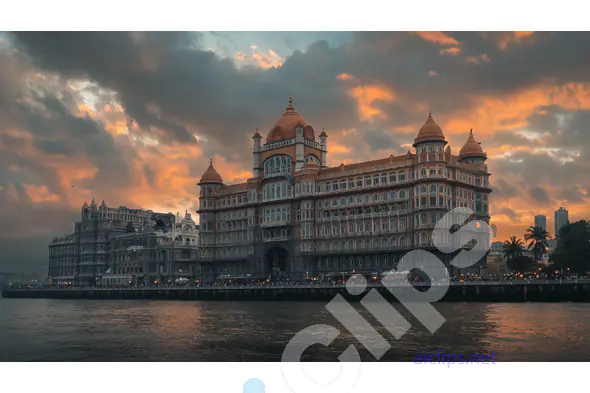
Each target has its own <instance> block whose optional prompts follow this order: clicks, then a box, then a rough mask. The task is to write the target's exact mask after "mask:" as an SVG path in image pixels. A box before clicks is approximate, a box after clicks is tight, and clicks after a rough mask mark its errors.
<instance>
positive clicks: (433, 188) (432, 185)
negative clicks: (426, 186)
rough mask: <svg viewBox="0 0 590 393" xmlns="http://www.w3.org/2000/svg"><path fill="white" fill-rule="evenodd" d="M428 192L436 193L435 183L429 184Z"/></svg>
mask: <svg viewBox="0 0 590 393" xmlns="http://www.w3.org/2000/svg"><path fill="white" fill-rule="evenodd" d="M430 192H431V193H432V194H434V193H436V184H431V185H430Z"/></svg>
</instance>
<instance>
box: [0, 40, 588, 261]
mask: <svg viewBox="0 0 590 393" xmlns="http://www.w3.org/2000/svg"><path fill="white" fill-rule="evenodd" d="M589 64H590V34H589V33H549V32H543V33H538V32H535V33H533V32H499V33H490V32H486V33H479V32H476V33H469V32H457V33H449V32H446V33H440V32H421V33H385V32H383V33H377V32H374V33H352V32H338V33H321V32H320V33H312V32H300V33H283V32H272V33H270V32H260V33H255V32H248V33H235V32H232V33H221V32H215V33H115V32H113V33H111V32H98V33H15V34H12V33H0V213H1V220H0V226H1V227H0V229H1V231H2V235H0V247H1V250H2V257H0V272H2V271H15V272H20V271H22V272H28V271H33V270H34V271H39V272H44V270H45V269H46V265H47V245H48V243H49V242H50V240H51V239H52V238H53V237H55V236H56V235H63V234H64V233H66V232H69V231H71V230H72V229H73V222H74V221H75V220H77V219H78V218H79V213H80V208H81V205H82V204H83V203H84V201H85V200H88V201H90V200H92V198H93V197H94V198H96V200H97V202H98V203H100V201H101V200H103V199H104V200H105V202H106V203H107V205H109V206H119V205H127V206H129V207H133V208H146V209H153V210H156V211H166V212H167V211H170V212H174V213H176V211H182V212H184V210H185V209H188V210H189V211H192V212H193V214H194V217H195V218H196V213H194V211H195V210H196V202H197V195H198V188H197V186H196V185H195V183H196V182H197V181H198V179H199V177H200V175H201V174H202V173H203V171H204V170H205V169H206V167H207V164H208V160H209V158H210V157H211V158H213V159H214V163H215V166H216V167H217V169H218V170H219V172H220V173H221V175H222V176H223V179H224V181H225V182H226V183H232V182H238V181H243V180H244V179H246V178H248V177H250V176H251V171H252V139H251V137H252V135H253V133H254V132H255V129H256V128H259V129H260V132H261V133H262V134H263V135H266V133H267V132H268V131H269V130H270V128H271V126H272V125H273V124H274V122H275V121H276V120H277V119H278V117H279V116H280V115H281V114H282V113H283V111H284V109H285V107H286V105H287V104H288V97H289V94H290V93H291V94H292V95H293V104H294V106H295V107H296V108H297V110H298V111H299V112H300V113H301V114H302V115H303V117H304V118H305V119H306V120H307V121H308V122H309V123H310V124H311V125H313V127H314V128H315V130H316V131H317V130H321V129H322V128H324V129H325V130H326V132H327V133H328V136H329V138H328V146H329V153H328V160H329V163H330V165H339V164H340V163H341V162H344V163H350V162H355V161H365V160H369V159H375V158H379V157H386V156H389V155H390V154H400V153H404V152H406V151H407V150H408V149H409V148H410V144H411V143H412V141H413V138H414V136H415V134H416V133H417V132H418V129H419V128H420V126H421V125H422V124H423V123H424V121H425V120H426V117H427V115H428V111H429V110H431V111H432V115H433V117H434V119H435V120H436V122H437V123H438V124H439V125H441V127H442V128H443V131H444V132H445V134H446V136H447V139H448V140H449V142H450V145H451V148H452V149H453V152H454V153H455V154H456V153H457V152H458V150H459V149H460V147H461V146H462V144H463V143H464V142H465V140H466V139H467V135H468V132H469V129H470V128H473V130H474V135H475V137H476V139H478V140H479V141H481V142H482V146H483V148H484V150H485V151H486V152H487V154H488V161H487V162H488V165H489V168H490V171H491V173H492V178H491V181H492V186H493V193H492V196H491V214H492V223H494V224H496V226H497V227H498V240H504V239H506V238H507V237H508V236H510V235H517V236H522V234H523V232H524V229H525V228H526V227H527V226H529V225H531V224H532V221H533V216H534V215H535V214H545V215H547V216H548V226H549V228H548V229H549V232H550V233H551V234H552V235H553V211H554V210H555V209H557V208H558V207H559V206H561V205H563V206H566V207H567V208H568V210H569V211H570V220H571V219H574V220H575V219H582V218H590V214H589V213H590V208H589V206H588V200H589V199H590V177H589V174H590V151H589V148H590V129H589V126H588V125H589V124H590V67H589ZM131 119H133V121H131Z"/></svg>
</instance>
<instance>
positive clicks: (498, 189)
mask: <svg viewBox="0 0 590 393" xmlns="http://www.w3.org/2000/svg"><path fill="white" fill-rule="evenodd" d="M492 190H493V194H492V195H493V197H494V198H502V199H508V198H512V197H514V196H517V195H518V189H517V188H516V187H514V186H512V185H509V184H508V183H507V182H506V181H505V180H504V179H494V180H493V184H492Z"/></svg>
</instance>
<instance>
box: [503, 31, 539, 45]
mask: <svg viewBox="0 0 590 393" xmlns="http://www.w3.org/2000/svg"><path fill="white" fill-rule="evenodd" d="M533 34H535V32H534V31H513V32H509V33H507V34H505V35H503V36H502V38H501V39H500V40H499V41H498V46H499V47H500V49H502V50H506V47H507V46H508V44H509V43H521V42H523V41H524V40H525V38H527V37H531V36H532V35H533Z"/></svg>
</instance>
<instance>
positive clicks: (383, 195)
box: [381, 192, 389, 201]
mask: <svg viewBox="0 0 590 393" xmlns="http://www.w3.org/2000/svg"><path fill="white" fill-rule="evenodd" d="M388 199H389V198H388V195H387V193H386V192H384V193H383V194H381V200H382V201H386V200H388Z"/></svg>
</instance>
